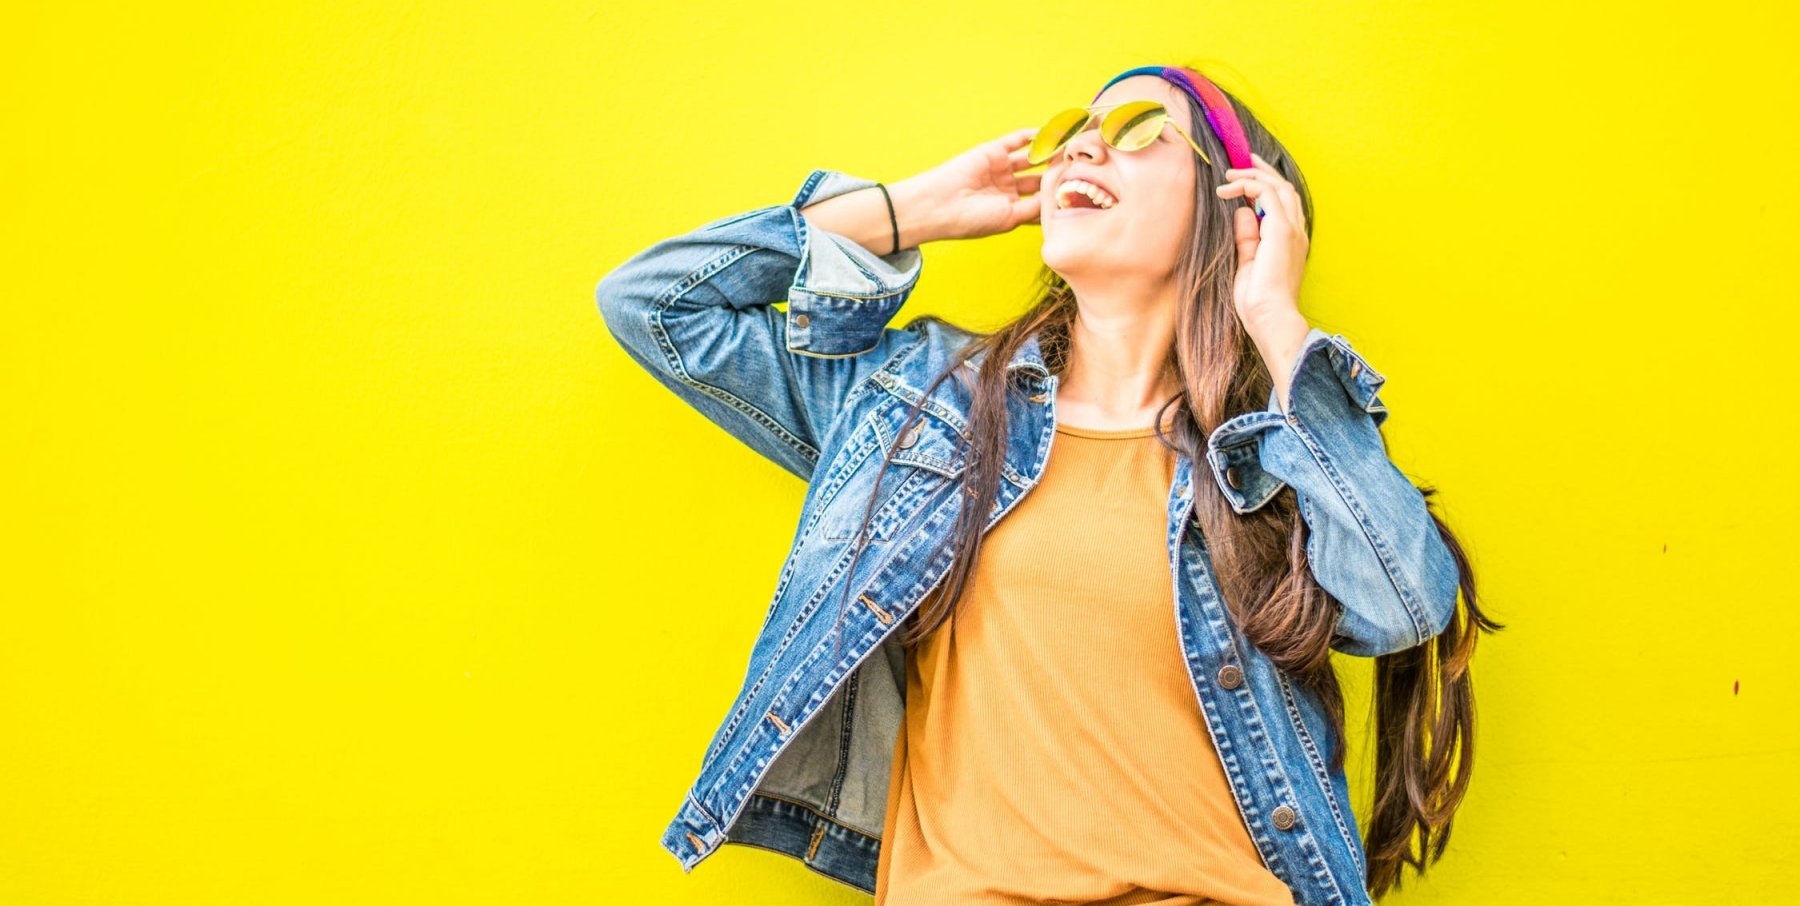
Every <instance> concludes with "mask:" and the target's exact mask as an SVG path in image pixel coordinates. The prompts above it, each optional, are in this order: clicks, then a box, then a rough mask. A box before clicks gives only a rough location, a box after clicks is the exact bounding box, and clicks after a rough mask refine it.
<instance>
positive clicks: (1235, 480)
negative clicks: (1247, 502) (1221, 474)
mask: <svg viewBox="0 0 1800 906" xmlns="http://www.w3.org/2000/svg"><path fill="white" fill-rule="evenodd" d="M1225 483H1226V484H1228V485H1231V486H1232V487H1233V488H1235V489H1237V490H1239V491H1241V490H1243V489H1244V477H1243V474H1242V473H1240V472H1239V471H1238V467H1237V466H1226V467H1225Z"/></svg>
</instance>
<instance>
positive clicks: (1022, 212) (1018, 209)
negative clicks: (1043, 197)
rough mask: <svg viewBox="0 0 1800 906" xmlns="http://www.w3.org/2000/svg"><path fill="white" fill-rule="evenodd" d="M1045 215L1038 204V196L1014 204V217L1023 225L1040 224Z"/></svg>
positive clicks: (1022, 199)
mask: <svg viewBox="0 0 1800 906" xmlns="http://www.w3.org/2000/svg"><path fill="white" fill-rule="evenodd" d="M1043 213H1044V208H1043V206H1042V205H1040V204H1039V203H1038V199H1037V197H1036V196H1031V197H1029V198H1021V199H1019V200H1018V201H1015V202H1013V216H1014V217H1015V218H1018V219H1019V222H1021V223H1038V222H1039V221H1040V218H1042V216H1043Z"/></svg>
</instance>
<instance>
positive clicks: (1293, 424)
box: [1285, 351, 1429, 647]
mask: <svg viewBox="0 0 1800 906" xmlns="http://www.w3.org/2000/svg"><path fill="white" fill-rule="evenodd" d="M1301 355H1302V360H1301V361H1302V365H1304V363H1305V358H1306V357H1307V356H1310V355H1311V353H1310V351H1309V352H1303V353H1302V354H1301ZM1346 396H1348V394H1346ZM1351 402H1353V403H1354V400H1352V401H1351ZM1359 408H1360V407H1359ZM1365 416H1366V413H1365ZM1285 422H1286V424H1287V425H1288V426H1289V427H1290V428H1291V429H1292V431H1293V433H1294V436H1296V437H1298V438H1300V441H1301V444H1302V445H1303V446H1304V447H1305V448H1306V451H1307V452H1308V453H1309V454H1311V456H1312V459H1313V461H1314V462H1315V463H1317V464H1318V466H1319V469H1320V470H1321V471H1323V472H1324V473H1325V476H1326V477H1327V478H1328V479H1330V483H1331V486H1332V488H1333V490H1336V491H1337V493H1338V497H1339V499H1341V500H1343V501H1344V506H1345V507H1346V508H1347V509H1349V510H1350V514H1351V516H1353V517H1354V518H1355V519H1356V523H1357V526H1358V527H1359V528H1361V529H1362V532H1363V537H1364V538H1366V539H1367V540H1368V542H1369V547H1370V549H1371V550H1373V551H1374V552H1375V556H1376V559H1377V560H1378V561H1379V562H1380V563H1381V567H1382V570H1383V571H1384V572H1386V573H1387V577H1388V582H1389V583H1390V584H1391V585H1392V586H1393V587H1394V593H1395V594H1396V595H1397V596H1398V597H1399V598H1400V606H1401V608H1402V609H1403V610H1405V611H1406V616H1407V619H1408V620H1409V621H1410V622H1411V623H1412V627H1413V636H1414V639H1415V640H1414V642H1413V644H1414V645H1419V644H1422V643H1424V642H1425V640H1426V639H1427V638H1429V635H1428V634H1427V633H1426V631H1425V627H1424V625H1423V615H1422V614H1421V612H1420V610H1419V607H1418V604H1417V602H1416V601H1414V600H1413V597H1414V595H1413V593H1412V592H1411V590H1410V589H1408V588H1407V583H1406V582H1405V580H1403V579H1402V578H1401V577H1400V576H1399V575H1398V574H1397V572H1396V570H1397V566H1396V564H1394V562H1393V558H1392V557H1391V556H1390V555H1389V553H1388V545H1387V540H1386V538H1384V537H1383V536H1382V534H1381V532H1380V531H1378V530H1377V529H1376V528H1375V527H1374V526H1373V525H1371V524H1370V521H1369V517H1368V514H1367V513H1366V512H1365V511H1364V508H1363V506H1362V502H1361V501H1360V500H1358V499H1357V498H1356V495H1355V493H1353V492H1352V491H1351V490H1350V488H1349V486H1348V485H1349V483H1348V482H1347V481H1345V480H1344V477H1343V474H1342V472H1341V471H1340V470H1339V469H1338V467H1337V464H1336V462H1335V461H1334V460H1333V458H1332V457H1331V456H1330V455H1329V454H1327V453H1326V452H1325V450H1324V448H1323V447H1322V446H1321V445H1320V444H1319V442H1318V438H1316V437H1314V436H1313V433H1312V430H1311V429H1309V428H1308V427H1306V423H1305V421H1304V420H1303V419H1301V418H1299V417H1298V416H1295V415H1293V414H1291V413H1290V414H1289V415H1288V416H1287V418H1286V419H1285ZM1409 647H1410V646H1409Z"/></svg>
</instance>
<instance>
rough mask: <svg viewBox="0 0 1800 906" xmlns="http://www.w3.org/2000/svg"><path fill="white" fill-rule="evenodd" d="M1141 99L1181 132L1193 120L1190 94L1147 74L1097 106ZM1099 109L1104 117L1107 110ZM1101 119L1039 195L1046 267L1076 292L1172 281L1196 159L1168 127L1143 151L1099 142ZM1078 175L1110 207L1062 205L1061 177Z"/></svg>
mask: <svg viewBox="0 0 1800 906" xmlns="http://www.w3.org/2000/svg"><path fill="white" fill-rule="evenodd" d="M1138 100H1154V101H1160V102H1161V103H1162V104H1164V105H1165V106H1166V107H1167V108H1168V110H1169V113H1170V115H1171V117H1172V119H1173V120H1174V122H1175V124H1176V125H1179V126H1180V127H1181V128H1182V129H1183V130H1186V129H1187V128H1188V123H1189V122H1191V120H1192V115H1193V105H1192V102H1191V101H1190V100H1189V99H1188V96H1187V95H1186V94H1185V93H1183V92H1182V91H1181V89H1179V88H1177V87H1175V86H1174V85H1171V84H1169V83H1168V82H1166V81H1163V80H1162V79H1160V78H1157V77H1156V76H1152V75H1139V76H1132V77H1130V78H1128V79H1122V80H1120V81H1118V82H1116V83H1114V84H1113V85H1112V86H1111V87H1109V88H1107V89H1106V92H1105V93H1104V94H1102V95H1101V96H1100V97H1098V98H1096V99H1095V100H1094V105H1110V104H1119V103H1122V102H1125V101H1138ZM1096 112H1097V113H1098V114H1099V115H1100V116H1104V115H1105V113H1106V112H1107V111H1106V109H1097V111H1096ZM1100 116H1096V117H1094V119H1093V121H1092V122H1091V123H1090V124H1089V125H1088V128H1087V130H1086V131H1084V132H1082V133H1080V134H1079V135H1076V136H1075V137H1074V138H1072V139H1070V140H1069V143H1068V144H1066V145H1064V146H1063V147H1062V149H1061V150H1060V151H1058V152H1057V153H1056V156H1055V157H1052V158H1050V160H1049V161H1048V162H1047V163H1048V168H1047V169H1046V170H1045V171H1044V173H1043V181H1042V183H1041V186H1042V188H1041V189H1040V191H1039V193H1038V195H1039V198H1040V199H1041V201H1040V204H1041V205H1042V211H1041V212H1040V221H1039V222H1040V223H1041V225H1042V227H1043V234H1044V245H1043V258H1044V263H1045V264H1046V265H1048V266H1049V267H1050V269H1051V270H1053V271H1056V273H1057V274H1059V275H1060V276H1061V277H1062V278H1063V279H1064V280H1066V281H1068V282H1069V283H1070V284H1071V285H1072V286H1074V287H1075V288H1076V290H1077V293H1078V294H1079V291H1080V288H1081V286H1082V284H1083V283H1086V284H1088V285H1090V286H1091V285H1094V284H1095V283H1096V281H1099V282H1108V281H1122V282H1127V283H1139V284H1142V283H1148V284H1150V285H1152V286H1160V285H1161V284H1162V283H1164V282H1167V281H1169V280H1172V279H1173V275H1174V271H1175V262H1176V259H1177V257H1178V256H1179V254H1180V253H1181V249H1182V246H1183V245H1184V244H1185V243H1186V241H1187V240H1186V237H1187V234H1188V231H1189V228H1190V226H1191V225H1192V223H1193V218H1194V180H1195V179H1196V178H1197V175H1198V172H1199V166H1198V165H1199V163H1200V158H1199V156H1198V155H1196V154H1195V153H1194V149H1193V148H1191V147H1189V146H1188V143H1187V142H1186V141H1185V140H1184V139H1182V137H1181V136H1180V135H1178V134H1177V133H1176V132H1175V130H1174V128H1172V127H1170V126H1168V125H1165V126H1163V128H1162V132H1161V134H1159V135H1158V136H1157V138H1156V140H1155V141H1153V142H1151V143H1150V144H1148V145H1146V146H1144V147H1143V148H1140V149H1139V150H1136V151H1120V150H1118V149H1116V148H1114V147H1113V146H1111V145H1108V144H1107V143H1106V142H1105V141H1103V140H1101V138H1100V131H1099V120H1100ZM1196 141H1198V138H1196ZM1077 177H1080V178H1085V179H1087V180H1088V181H1090V182H1093V183H1097V184H1098V185H1099V186H1101V187H1102V188H1104V189H1105V190H1106V192H1107V193H1108V194H1110V195H1111V196H1112V198H1113V201H1114V204H1113V206H1112V207H1110V208H1106V209H1098V208H1063V207H1059V205H1060V201H1061V193H1060V192H1059V191H1058V190H1059V188H1061V186H1062V182H1063V180H1064V179H1065V178H1077Z"/></svg>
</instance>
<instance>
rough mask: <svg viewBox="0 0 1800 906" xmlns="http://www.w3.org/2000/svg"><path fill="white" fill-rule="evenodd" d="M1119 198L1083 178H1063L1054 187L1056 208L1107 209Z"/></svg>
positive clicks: (1061, 209) (1064, 209) (1066, 209)
mask: <svg viewBox="0 0 1800 906" xmlns="http://www.w3.org/2000/svg"><path fill="white" fill-rule="evenodd" d="M1118 203H1119V200H1118V199H1117V198H1115V197H1113V194H1112V193H1111V192H1108V191H1107V190H1106V189H1104V188H1102V187H1100V186H1098V185H1095V184H1094V183H1091V182H1088V181H1087V180H1085V179H1079V178H1077V179H1065V180H1063V181H1062V182H1061V183H1059V184H1058V185H1057V187H1056V210H1058V211H1068V210H1077V209H1085V210H1100V211H1104V210H1108V209H1110V208H1112V207H1113V206H1115V205H1117V204H1118Z"/></svg>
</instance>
